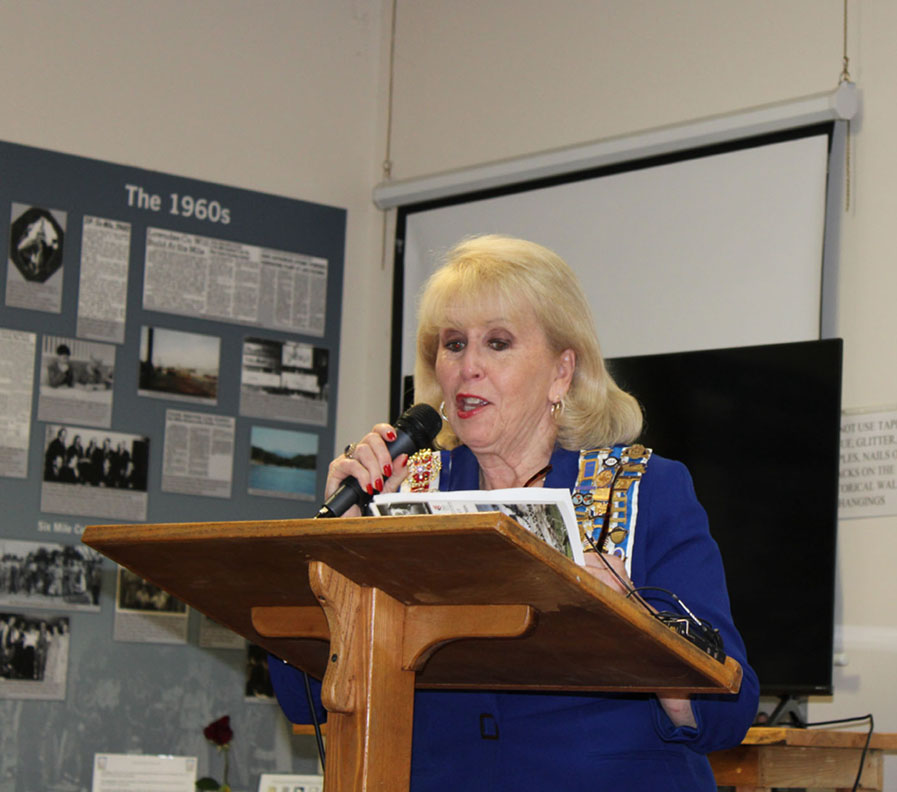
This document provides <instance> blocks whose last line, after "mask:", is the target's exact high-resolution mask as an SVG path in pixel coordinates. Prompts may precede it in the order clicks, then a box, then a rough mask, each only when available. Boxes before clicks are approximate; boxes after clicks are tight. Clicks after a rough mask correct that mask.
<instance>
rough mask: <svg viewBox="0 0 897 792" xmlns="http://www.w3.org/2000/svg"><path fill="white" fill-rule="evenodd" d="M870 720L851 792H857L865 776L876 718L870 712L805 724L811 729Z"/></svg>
mask: <svg viewBox="0 0 897 792" xmlns="http://www.w3.org/2000/svg"><path fill="white" fill-rule="evenodd" d="M865 720H868V721H869V731H868V732H866V741H865V743H863V750H862V752H861V753H860V766H859V767H858V768H857V777H856V779H855V780H854V782H853V786H852V787H851V788H850V789H851V792H857V790H858V789H859V788H860V779H862V777H863V765H864V764H865V763H866V754H867V753H868V752H869V743H870V742H872V732H873V731H875V719H874V718H873V717H872V713H871V712H870V713H869V714H868V715H859V716H857V717H855V718H838V719H837V720H828V721H816V722H814V723H807V724H805V726H806V728H808V729H811V728H814V727H817V726H838V725H843V724H847V723H862V722H863V721H865Z"/></svg>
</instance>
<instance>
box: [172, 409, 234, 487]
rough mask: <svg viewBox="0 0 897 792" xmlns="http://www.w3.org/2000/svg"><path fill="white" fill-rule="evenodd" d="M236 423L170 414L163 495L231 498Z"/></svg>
mask: <svg viewBox="0 0 897 792" xmlns="http://www.w3.org/2000/svg"><path fill="white" fill-rule="evenodd" d="M236 423H237V422H236V419H235V418H232V417H231V416H229V415H210V414H209V413H198V412H187V411H185V410H166V411H165V450H164V452H163V455H162V456H163V462H162V491H163V492H181V493H184V494H185V495H206V496H209V497H212V498H229V497H230V494H231V479H232V478H233V468H234V428H235V426H236Z"/></svg>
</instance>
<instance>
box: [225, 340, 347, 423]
mask: <svg viewBox="0 0 897 792" xmlns="http://www.w3.org/2000/svg"><path fill="white" fill-rule="evenodd" d="M329 362H330V355H329V354H328V352H327V350H326V349H322V348H320V347H316V346H312V345H311V344H303V343H300V342H298V341H283V340H275V339H271V338H246V339H244V341H243V355H242V371H241V376H240V415H248V416H250V417H253V418H268V419H271V420H275V421H290V422H292V423H307V424H314V425H315V426H324V425H325V424H326V423H327V404H328V401H329V399H328V395H329V391H330V388H329V383H328V379H329Z"/></svg>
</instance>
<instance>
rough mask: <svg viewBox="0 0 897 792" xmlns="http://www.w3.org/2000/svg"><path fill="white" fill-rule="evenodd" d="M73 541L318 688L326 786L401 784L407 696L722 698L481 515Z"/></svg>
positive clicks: (565, 572) (601, 592)
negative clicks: (421, 691)
mask: <svg viewBox="0 0 897 792" xmlns="http://www.w3.org/2000/svg"><path fill="white" fill-rule="evenodd" d="M83 541H84V542H85V543H86V544H88V545H90V546H91V547H94V548H95V549H97V550H99V551H100V552H102V553H103V554H105V555H106V556H108V557H109V558H111V559H113V560H114V561H116V562H118V563H119V564H121V565H123V566H125V567H127V568H129V569H130V570H132V571H133V572H135V573H136V574H138V575H140V576H141V577H144V578H146V579H147V580H149V581H150V582H152V583H154V584H156V585H157V586H160V587H161V588H163V589H165V590H166V591H169V592H171V593H172V594H174V595H175V596H177V597H179V598H180V599H181V600H183V601H184V602H186V603H187V604H188V605H190V606H191V607H193V608H195V609H196V610H198V611H200V612H202V613H204V614H205V615H207V616H209V617H210V618H212V619H214V620H215V621H217V622H218V623H220V624H222V625H224V626H226V627H229V628H230V629H232V630H234V631H235V632H236V633H238V634H239V635H242V636H243V637H245V638H246V639H247V640H249V641H251V642H252V643H255V644H258V645H260V646H262V647H264V648H266V649H268V650H269V651H270V652H272V653H273V654H274V655H276V656H278V657H280V658H282V659H284V660H286V661H288V662H290V663H292V664H293V665H295V666H297V667H298V668H302V669H304V670H306V671H308V672H309V673H310V674H312V675H314V676H316V677H318V678H322V679H323V686H322V699H323V702H324V706H325V707H326V708H327V710H328V712H329V715H328V727H327V728H328V738H327V739H328V750H327V764H326V768H325V774H324V776H325V790H326V792H348V791H349V790H351V791H352V792H361V791H362V790H375V789H376V790H386V789H388V790H390V792H402V790H407V789H408V784H409V780H410V765H411V728H412V716H413V702H414V691H415V689H416V688H420V687H427V688H435V689H497V690H516V689H519V690H569V691H578V690H581V691H586V690H607V691H627V692H661V693H665V694H668V695H684V694H688V693H721V692H736V691H737V690H738V689H739V687H740V684H741V668H740V666H739V665H738V663H737V662H736V661H735V660H733V659H732V658H726V659H725V661H724V662H719V661H717V660H716V659H714V658H712V657H710V656H708V655H707V654H706V653H704V652H703V651H701V650H700V649H698V648H697V647H695V646H693V645H692V644H691V643H689V642H688V641H687V640H686V639H684V638H682V637H681V636H679V635H678V634H676V633H675V632H674V631H672V630H670V629H669V628H668V627H667V626H665V625H664V624H661V623H660V622H659V621H658V620H657V619H655V618H654V617H653V616H652V615H651V614H649V613H647V612H646V611H645V610H644V609H643V608H641V607H639V606H638V605H637V604H636V603H634V602H632V601H630V600H628V599H626V597H625V596H623V595H622V594H619V593H617V592H616V591H613V590H611V589H610V588H609V587H607V586H605V585H604V584H603V583H601V582H600V581H599V580H597V579H596V578H594V577H593V576H592V575H590V574H589V573H588V572H586V571H585V570H584V569H583V568H582V567H581V566H578V565H577V564H576V563H574V562H573V561H572V560H570V559H569V558H567V557H565V556H564V555H562V554H561V553H559V552H557V551H556V550H554V549H552V548H551V547H548V546H547V545H546V544H545V543H544V542H543V541H541V540H540V539H538V538H537V537H535V536H534V535H533V534H531V533H530V532H529V531H527V530H526V529H524V528H522V527H521V526H520V525H519V524H518V523H517V522H515V521H514V520H512V519H511V518H510V517H508V516H507V515H505V514H501V513H499V512H495V511H489V512H475V513H463V514H410V515H404V516H393V517H377V518H369V517H356V518H349V519H346V518H340V519H331V520H259V521H253V522H219V523H181V524H167V525H162V524H160V525H94V526H89V527H88V528H87V529H86V531H85V533H84V536H83Z"/></svg>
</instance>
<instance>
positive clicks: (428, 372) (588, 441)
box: [414, 235, 642, 450]
mask: <svg viewBox="0 0 897 792" xmlns="http://www.w3.org/2000/svg"><path fill="white" fill-rule="evenodd" d="M496 307H499V308H502V309H503V310H505V311H506V312H507V313H508V314H509V315H515V316H527V317H532V318H533V320H534V321H536V322H537V323H538V324H539V326H540V327H541V328H542V330H543V331H544V333H545V337H546V339H547V340H548V345H549V347H550V348H551V349H552V350H553V351H554V352H555V353H557V354H560V353H561V352H562V351H563V350H565V349H572V350H573V351H574V353H575V355H576V368H575V369H574V372H573V381H572V383H571V385H570V390H569V391H568V392H567V394H566V396H565V397H564V409H563V410H562V412H561V414H560V415H559V416H558V418H557V423H558V443H559V444H560V445H561V446H562V447H563V448H567V449H570V450H576V449H580V448H593V447H598V446H606V445H615V444H616V443H631V442H633V441H634V440H635V439H636V438H637V437H638V435H639V433H640V432H641V429H642V411H641V408H640V407H639V404H638V402H637V401H636V400H635V398H633V397H632V396H631V395H630V394H628V393H626V392H625V391H623V390H621V389H620V388H619V386H618V385H617V384H616V383H615V382H614V380H613V378H612V377H611V375H610V373H609V372H608V370H607V367H606V366H605V364H604V358H603V357H602V355H601V348H600V346H599V344H598V336H597V335H596V333H595V323H594V320H593V319H592V312H591V310H590V309H589V305H588V303H587V302H586V300H585V298H584V297H583V294H582V288H581V286H580V284H579V281H578V279H577V278H576V275H575V274H574V273H573V270H571V269H570V267H569V266H568V265H567V264H566V262H565V261H564V260H563V259H562V258H561V257H560V256H558V255H557V254H556V253H553V252H552V251H550V250H548V248H545V247H542V246H541V245H537V244H536V243H534V242H528V241H526V240H523V239H516V238H514V237H506V236H498V235H489V236H478V237H471V238H468V239H465V240H463V241H462V242H460V243H459V244H458V245H456V246H455V247H454V248H452V249H451V250H450V251H449V252H448V253H447V254H446V256H445V259H444V262H443V264H442V265H441V266H440V267H439V268H438V269H437V270H436V271H435V272H434V273H433V274H432V275H431V276H430V278H429V280H428V281H427V283H426V285H425V286H424V289H423V291H422V293H421V297H420V301H419V304H418V325H417V360H416V362H415V368H414V386H415V388H414V390H415V401H424V402H427V403H428V404H431V405H433V406H434V407H438V405H439V404H440V402H441V401H442V390H441V388H440V387H439V383H438V382H437V381H436V355H437V352H438V351H439V332H440V330H441V329H442V328H444V327H445V326H446V325H447V323H448V322H447V320H448V317H449V315H451V317H452V319H453V320H454V321H458V320H459V319H460V320H462V321H463V320H464V319H465V318H467V319H475V318H477V317H483V316H485V315H486V313H487V312H488V311H489V310H494V309H495V308H496ZM437 440H438V442H439V444H440V445H441V446H443V447H445V448H453V447H454V446H455V445H457V444H458V438H457V437H456V436H455V434H454V432H453V431H452V430H451V427H450V426H449V425H448V423H446V424H445V428H444V429H443V431H442V433H441V434H440V435H439V437H438V438H437Z"/></svg>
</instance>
